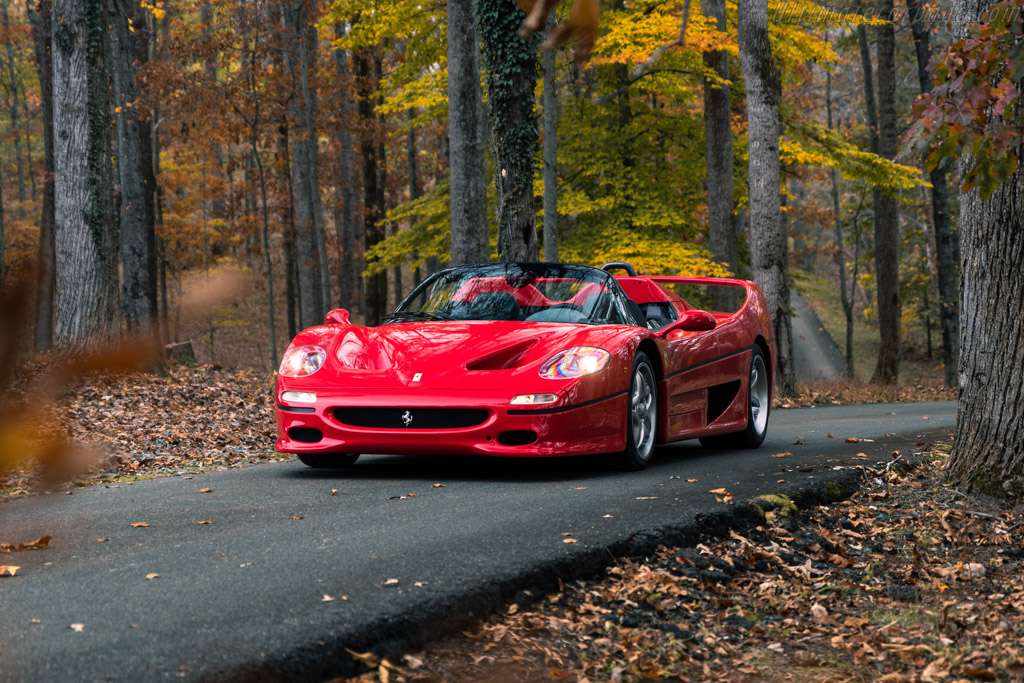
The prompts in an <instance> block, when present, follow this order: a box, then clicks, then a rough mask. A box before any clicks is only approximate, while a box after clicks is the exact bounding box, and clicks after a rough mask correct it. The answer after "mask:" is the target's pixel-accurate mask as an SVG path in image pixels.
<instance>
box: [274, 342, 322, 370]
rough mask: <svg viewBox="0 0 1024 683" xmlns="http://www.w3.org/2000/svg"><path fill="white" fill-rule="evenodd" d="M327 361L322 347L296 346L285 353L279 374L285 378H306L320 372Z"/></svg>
mask: <svg viewBox="0 0 1024 683" xmlns="http://www.w3.org/2000/svg"><path fill="white" fill-rule="evenodd" d="M325 360H327V352H326V351H324V349H323V347H321V346H296V347H295V348H293V349H288V350H287V351H285V352H284V358H282V359H281V369H280V370H278V371H277V372H278V374H280V375H284V376H285V377H306V376H308V375H312V374H313V373H314V372H316V371H317V370H319V369H320V368H321V367H322V366H323V364H324V361H325Z"/></svg>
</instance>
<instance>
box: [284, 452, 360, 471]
mask: <svg viewBox="0 0 1024 683" xmlns="http://www.w3.org/2000/svg"><path fill="white" fill-rule="evenodd" d="M358 459H359V454H358V453H356V454H354V455H350V454H347V453H300V454H299V461H301V462H302V464H303V465H307V466H309V467H317V468H324V469H327V468H342V467H351V466H352V465H354V464H355V462H356V460H358Z"/></svg>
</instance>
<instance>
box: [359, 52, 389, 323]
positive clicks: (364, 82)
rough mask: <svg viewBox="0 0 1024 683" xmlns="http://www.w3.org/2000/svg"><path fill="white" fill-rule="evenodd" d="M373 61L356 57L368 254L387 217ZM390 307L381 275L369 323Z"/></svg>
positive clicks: (369, 285) (374, 279)
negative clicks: (380, 171)
mask: <svg viewBox="0 0 1024 683" xmlns="http://www.w3.org/2000/svg"><path fill="white" fill-rule="evenodd" d="M371 59H372V57H371V56H370V55H367V54H365V53H362V54H359V55H358V56H357V57H356V68H357V77H358V79H359V80H358V84H357V85H358V90H359V119H360V124H361V129H362V131H361V133H360V136H359V138H360V139H359V146H360V150H361V152H362V157H363V217H364V218H363V226H364V227H363V235H364V239H365V241H366V242H365V244H366V250H367V251H369V250H370V248H371V247H373V245H375V244H377V243H378V242H380V241H381V240H382V239H383V238H384V236H383V234H382V233H383V230H382V227H383V226H381V224H380V222H381V219H382V218H383V217H384V207H383V206H381V205H380V204H379V203H378V202H379V200H380V198H381V196H382V195H381V192H380V191H379V188H378V183H379V181H380V176H379V174H378V170H377V162H378V159H377V151H378V150H377V145H376V144H375V142H374V137H375V133H376V132H377V130H376V129H377V126H376V119H375V117H374V115H373V93H374V91H375V90H376V86H375V84H374V79H373V73H372V69H371V65H370V60H371ZM386 307H387V275H386V274H385V273H379V274H377V275H373V276H371V277H370V278H368V279H367V280H366V309H365V310H366V323H367V324H368V325H376V324H377V323H378V321H379V320H380V319H381V318H382V317H384V311H385V308H386Z"/></svg>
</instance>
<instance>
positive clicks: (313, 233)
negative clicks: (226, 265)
mask: <svg viewBox="0 0 1024 683" xmlns="http://www.w3.org/2000/svg"><path fill="white" fill-rule="evenodd" d="M305 6H306V5H305V3H304V2H302V0H298V1H296V2H292V3H291V4H290V5H289V6H288V8H287V11H286V19H287V24H288V29H289V34H290V43H291V45H290V51H289V53H288V69H289V72H290V73H291V77H292V80H293V83H295V84H296V85H297V86H298V92H297V93H296V94H295V95H293V97H292V99H291V102H290V105H289V108H290V111H291V118H292V121H291V125H292V133H291V140H292V154H291V157H292V168H293V174H294V177H295V230H296V238H297V239H296V251H297V254H298V262H299V288H300V290H301V291H302V296H301V297H300V299H299V321H300V325H299V326H300V327H303V328H305V327H309V326H310V325H317V324H320V323H321V322H322V321H323V319H324V314H325V313H326V312H327V310H326V305H327V300H326V299H325V298H324V287H323V283H324V277H325V274H324V273H323V268H322V264H323V260H324V258H325V257H326V255H325V254H321V249H320V242H321V241H322V235H323V233H322V230H321V229H320V228H321V227H322V218H321V215H322V209H321V208H320V190H319V187H317V181H318V179H317V168H316V155H317V149H316V132H315V130H313V132H312V133H311V132H310V130H311V127H312V126H313V121H315V116H316V113H315V110H314V106H315V103H314V101H313V98H312V93H311V92H310V91H309V83H308V79H309V73H308V69H307V67H308V64H306V63H305V60H307V59H308V54H309V52H310V51H311V50H310V47H309V45H308V36H307V28H308V26H307V16H306V10H305Z"/></svg>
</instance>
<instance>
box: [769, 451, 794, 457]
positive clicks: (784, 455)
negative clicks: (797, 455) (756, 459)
mask: <svg viewBox="0 0 1024 683" xmlns="http://www.w3.org/2000/svg"><path fill="white" fill-rule="evenodd" d="M787 455H793V454H792V453H790V452H789V451H783V452H782V453H775V454H774V455H772V456H771V457H773V458H785V457H786V456H787Z"/></svg>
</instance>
